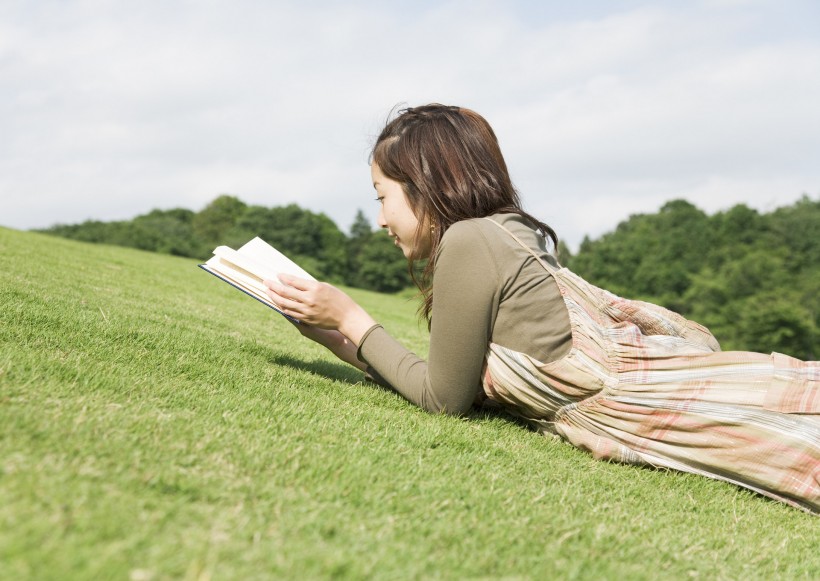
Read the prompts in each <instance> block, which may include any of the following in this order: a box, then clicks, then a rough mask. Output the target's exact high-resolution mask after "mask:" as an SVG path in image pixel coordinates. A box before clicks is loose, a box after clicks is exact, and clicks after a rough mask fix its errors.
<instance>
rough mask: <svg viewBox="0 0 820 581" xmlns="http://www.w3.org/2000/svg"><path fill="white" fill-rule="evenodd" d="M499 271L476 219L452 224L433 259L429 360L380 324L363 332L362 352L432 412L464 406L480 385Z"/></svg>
mask: <svg viewBox="0 0 820 581" xmlns="http://www.w3.org/2000/svg"><path fill="white" fill-rule="evenodd" d="M500 271H501V269H500V268H499V266H498V265H497V264H496V261H495V258H494V256H493V254H492V253H491V252H490V243H489V241H488V240H487V239H486V238H485V236H484V232H483V231H482V230H481V229H480V228H479V227H478V225H477V224H476V223H475V221H470V222H459V223H457V224H454V225H453V226H451V227H450V229H448V230H447V232H446V233H445V235H444V237H443V238H442V242H441V246H440V250H439V255H438V258H437V261H436V271H435V274H434V288H435V291H434V298H433V312H432V326H431V331H430V354H429V360H428V361H424V360H423V359H421V358H419V357H417V356H416V355H415V354H413V353H411V352H410V351H408V350H407V349H405V348H404V347H403V346H402V345H401V344H400V343H399V342H398V341H396V340H395V339H394V338H392V337H391V336H390V335H389V334H388V333H387V332H386V331H385V330H384V329H382V328H381V327H376V328H375V329H373V330H372V331H371V332H370V333H369V334H367V336H366V337H364V339H363V341H362V343H361V345H360V347H359V354H360V356H361V358H362V359H364V360H366V361H367V362H368V363H369V364H370V366H371V367H372V368H373V369H374V370H375V371H376V372H377V373H378V375H379V376H381V378H382V379H384V380H385V381H386V382H387V383H389V384H390V385H391V386H392V387H393V389H395V390H396V391H397V392H399V393H400V394H401V395H403V396H404V397H405V398H407V399H408V400H410V401H411V402H413V403H415V404H416V405H418V406H420V407H422V408H424V409H426V410H428V411H430V412H447V413H454V414H459V413H463V412H465V411H467V410H468V409H469V408H470V407H471V406H472V404H473V402H474V400H475V396H476V394H477V393H478V390H479V388H480V385H481V371H482V368H483V366H484V358H485V356H486V353H487V348H488V345H489V341H490V336H491V334H492V327H493V324H494V323H495V315H496V313H497V310H498V302H499V300H500V296H501V276H500V274H499V273H500Z"/></svg>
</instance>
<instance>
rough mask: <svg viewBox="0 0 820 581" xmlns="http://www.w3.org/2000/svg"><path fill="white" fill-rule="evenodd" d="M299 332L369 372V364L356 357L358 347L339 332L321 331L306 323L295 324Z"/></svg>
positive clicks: (342, 358)
mask: <svg viewBox="0 0 820 581" xmlns="http://www.w3.org/2000/svg"><path fill="white" fill-rule="evenodd" d="M294 326H295V327H296V328H297V329H299V332H300V333H301V334H302V335H303V336H305V337H307V338H308V339H310V340H311V341H316V342H317V343H318V344H319V345H322V346H324V347H327V348H328V349H329V350H330V351H331V352H332V353H333V354H334V355H335V356H336V357H338V358H339V359H341V360H342V361H344V362H345V363H349V364H350V365H352V366H353V367H356V368H357V369H360V370H362V371H365V372H366V371H367V363H365V362H363V361H360V360H359V358H358V357H357V355H356V351H357V349H358V347H357V346H356V344H355V343H353V341H351V340H350V339H348V338H347V337H345V336H344V335H343V334H342V333H340V332H339V331H335V330H332V329H320V328H319V327H314V326H313V325H308V324H306V323H302V324H298V323H294Z"/></svg>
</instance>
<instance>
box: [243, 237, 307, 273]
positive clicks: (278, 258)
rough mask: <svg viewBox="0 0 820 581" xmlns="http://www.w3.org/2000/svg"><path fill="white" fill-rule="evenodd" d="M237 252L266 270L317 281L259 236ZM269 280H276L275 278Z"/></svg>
mask: <svg viewBox="0 0 820 581" xmlns="http://www.w3.org/2000/svg"><path fill="white" fill-rule="evenodd" d="M237 252H238V253H239V254H241V255H243V256H247V257H248V258H250V259H251V260H253V261H254V262H255V263H257V264H259V265H264V267H266V270H269V271H273V272H274V273H276V274H290V275H292V276H296V277H299V278H306V279H308V280H316V279H315V278H313V277H312V276H311V275H310V274H309V273H308V272H307V271H305V270H304V269H303V268H302V267H301V266H299V265H298V264H296V263H295V262H293V261H292V260H291V259H290V258H288V257H287V256H285V255H284V254H282V253H281V252H279V251H278V250H276V249H275V248H274V247H273V246H271V245H270V244H268V243H267V242H265V241H264V240H262V239H261V238H259V237H258V236H257V237H256V238H254V239H253V240H251V241H250V242H248V243H247V244H245V245H243V246H242V247H241V248H240V249H239V250H237ZM268 278H273V279H274V280H275V279H276V277H275V276H273V277H268Z"/></svg>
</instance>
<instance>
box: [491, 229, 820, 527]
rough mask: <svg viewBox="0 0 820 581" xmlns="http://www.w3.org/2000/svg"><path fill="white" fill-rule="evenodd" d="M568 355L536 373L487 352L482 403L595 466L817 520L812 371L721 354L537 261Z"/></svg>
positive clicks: (683, 327) (655, 310) (818, 466)
mask: <svg viewBox="0 0 820 581" xmlns="http://www.w3.org/2000/svg"><path fill="white" fill-rule="evenodd" d="M491 222H492V223H493V224H495V225H496V226H498V227H499V228H502V229H503V230H505V231H506V232H507V233H508V234H509V235H510V236H512V237H513V238H514V239H515V240H516V241H518V243H519V244H521V245H522V246H523V247H524V248H525V249H527V250H528V251H529V252H530V253H531V254H532V255H533V256H534V257H535V258H536V259H537V260H538V261H539V262H540V263H541V265H542V266H543V267H544V268H545V269H546V270H547V271H548V272H550V274H551V275H552V276H553V278H554V279H555V281H556V283H557V284H558V288H559V289H560V291H561V295H562V296H563V298H564V302H565V304H566V306H567V309H568V310H569V318H570V324H571V327H572V348H571V350H570V352H569V353H568V354H567V355H566V356H564V357H563V358H561V359H559V360H557V361H553V362H550V363H541V362H539V361H537V360H536V359H534V358H532V357H530V356H528V355H527V354H525V353H520V352H517V351H513V350H510V349H507V348H505V347H503V346H502V345H497V344H495V343H491V344H490V346H489V349H488V352H487V364H486V370H485V373H484V378H483V387H484V393H485V395H486V396H487V398H488V399H490V400H493V401H495V402H496V403H498V404H500V405H502V406H503V407H504V408H506V409H507V410H509V411H510V412H512V413H513V414H515V415H517V416H519V417H521V418H522V419H524V420H526V421H527V422H528V423H530V424H531V425H533V426H534V427H535V429H537V430H538V431H539V432H541V433H544V434H554V435H558V436H560V437H562V438H563V439H565V440H567V441H568V442H570V443H572V444H573V445H575V446H577V447H579V448H582V449H584V450H588V451H590V452H591V453H592V454H593V455H594V456H595V457H596V458H599V459H606V460H613V461H617V462H625V463H630V464H648V465H651V466H657V467H666V468H673V469H676V470H681V471H684V472H692V473H696V474H702V475H704V476H708V477H711V478H715V479H718V480H725V481H728V482H732V483H734V484H737V485H739V486H743V487H745V488H749V489H751V490H754V491H756V492H758V493H760V494H764V495H766V496H769V497H771V498H775V499H777V500H781V501H783V502H786V503H788V504H790V505H792V506H795V507H798V508H802V509H804V510H807V511H809V512H815V513H820V362H816V361H800V360H798V359H795V358H793V357H789V356H787V355H782V354H779V353H773V354H771V355H765V354H762V353H750V352H743V351H734V352H721V351H720V347H719V345H718V342H717V341H716V340H715V338H714V337H713V336H712V334H711V333H710V332H709V331H708V330H707V329H706V328H705V327H703V326H701V325H699V324H697V323H695V322H693V321H689V320H687V319H685V318H683V317H681V316H680V315H678V314H676V313H673V312H671V311H669V310H667V309H664V308H662V307H659V306H657V305H652V304H649V303H645V302H641V301H631V300H626V299H622V298H620V297H617V296H615V295H613V294H612V293H609V292H607V291H605V290H602V289H600V288H597V287H595V286H594V285H591V284H589V283H588V282H586V281H585V280H583V279H582V278H580V277H579V276H577V275H575V274H574V273H572V272H570V271H569V270H567V269H565V268H555V267H554V266H552V265H550V264H549V263H547V262H545V261H543V260H541V259H540V257H538V255H537V254H535V253H534V252H533V251H532V250H531V249H530V248H529V247H527V246H526V245H525V244H524V243H523V242H521V240H519V239H518V238H517V237H516V236H515V235H514V234H512V233H511V232H510V231H509V230H507V229H506V228H504V227H503V226H501V225H500V224H498V223H497V222H494V221H492V220H491Z"/></svg>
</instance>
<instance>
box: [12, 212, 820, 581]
mask: <svg viewBox="0 0 820 581" xmlns="http://www.w3.org/2000/svg"><path fill="white" fill-rule="evenodd" d="M0 251H2V259H1V260H2V266H3V268H2V270H0V499H2V501H1V502H0V578H3V579H21V578H22V579H26V578H32V579H49V578H52V579H58V578H59V579H132V580H149V579H172V578H173V579H179V578H184V579H264V578H293V579H296V578H299V579H302V578H334V577H335V578H349V579H359V578H378V579H407V578H442V579H458V578H465V577H485V578H502V577H503V578H521V579H528V578H532V579H545V578H563V579H600V578H608V579H613V578H624V579H627V578H628V579H642V578H643V579H657V578H687V577H700V578H709V579H711V578H744V579H772V578H790V579H798V578H806V579H809V578H818V576H820V551H818V544H817V539H818V536H819V535H820V521H818V519H817V518H816V517H812V516H810V515H807V514H804V513H802V512H799V511H797V510H795V509H792V508H788V507H786V506H784V505H781V504H778V503H776V502H773V501H769V500H767V499H764V498H762V497H759V496H756V495H754V494H752V493H749V492H746V491H743V490H740V489H738V488H735V487H733V486H731V485H728V484H724V483H719V482H712V481H709V480H706V479H703V478H699V477H696V476H691V475H685V474H677V473H669V472H665V471H654V470H648V469H639V468H634V467H628V466H621V465H614V464H606V463H602V462H596V461H594V460H593V459H592V458H591V457H590V456H589V455H587V454H585V453H583V452H581V451H578V450H575V449H574V448H572V447H571V446H569V445H567V444H564V443H561V442H559V441H554V440H549V439H546V438H543V437H540V436H538V435H536V434H534V433H533V432H530V431H528V430H526V429H525V428H524V427H522V426H521V425H519V424H517V423H515V422H514V421H512V420H510V419H508V418H507V417H506V416H503V415H493V414H478V413H477V414H475V415H474V416H472V417H469V418H466V419H458V418H452V417H439V416H433V415H429V414H426V413H425V412H422V411H421V410H419V409H417V408H414V407H412V406H411V405H409V404H408V403H406V402H405V401H404V400H403V399H401V398H400V397H398V396H396V395H395V394H393V393H390V392H387V391H385V390H382V389H379V388H374V387H372V386H370V385H367V384H363V383H362V382H361V374H360V373H358V372H357V371H355V370H353V369H352V368H348V367H346V366H344V365H343V364H341V363H337V362H336V361H335V360H334V359H333V358H332V356H330V355H329V354H326V353H325V352H324V351H323V350H322V349H321V348H319V347H317V346H315V345H313V344H311V343H309V342H307V341H305V340H304V339H302V338H301V337H300V336H299V334H298V333H297V332H296V331H295V330H294V329H292V328H291V326H290V324H288V323H287V322H286V321H285V320H284V319H283V318H281V317H279V316H277V315H276V314H275V313H273V312H272V311H270V310H268V309H265V308H264V307H262V306H261V305H259V304H258V303H256V302H255V301H253V300H251V299H249V298H248V297H246V296H245V295H243V294H242V293H239V292H237V291H235V290H233V289H231V288H230V287H228V286H227V285H225V284H222V283H220V282H219V281H217V280H216V279H214V278H213V277H211V276H209V275H207V274H206V273H204V272H202V271H201V270H199V269H197V268H196V267H195V262H194V261H192V260H188V259H180V258H175V257H170V256H163V255H157V254H153V253H146V252H140V251H136V250H130V249H124V248H115V247H109V246H101V245H91V244H84V243H79V242H74V241H69V240H64V239H59V238H55V237H50V236H45V235H39V234H34V233H24V232H17V231H13V230H8V229H2V228H0ZM351 293H352V294H354V296H355V297H356V298H357V299H358V300H360V301H361V302H362V303H363V304H364V305H365V306H366V308H368V309H369V310H370V311H371V312H372V313H373V314H374V316H375V317H376V318H377V319H378V320H381V321H383V322H384V324H385V326H386V327H387V328H388V329H389V330H390V331H392V332H393V333H394V334H396V335H397V336H398V337H399V338H400V339H401V340H402V341H404V342H405V343H406V344H407V345H408V346H410V347H413V348H415V349H417V350H419V351H421V352H424V349H425V335H426V332H425V331H424V330H423V329H420V328H419V326H418V325H417V324H416V322H415V315H414V311H415V305H413V304H412V303H410V302H408V300H407V299H404V298H399V297H393V296H386V295H377V294H372V293H366V292H362V291H351Z"/></svg>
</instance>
